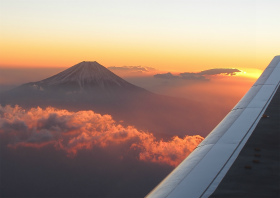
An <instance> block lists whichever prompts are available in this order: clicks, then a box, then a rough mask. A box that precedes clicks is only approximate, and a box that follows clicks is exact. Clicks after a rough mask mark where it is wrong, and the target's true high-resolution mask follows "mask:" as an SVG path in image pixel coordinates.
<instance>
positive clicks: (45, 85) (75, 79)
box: [29, 61, 138, 91]
mask: <svg viewBox="0 0 280 198" xmlns="http://www.w3.org/2000/svg"><path fill="white" fill-rule="evenodd" d="M29 85H31V86H33V87H37V88H39V89H41V90H42V89H52V88H55V89H58V88H59V89H65V90H67V91H70V90H72V91H78V90H87V91H89V90H92V89H94V88H98V89H120V88H130V89H131V88H135V89H138V87H136V86H134V85H132V84H130V83H128V82H127V81H125V80H123V79H122V78H120V77H119V76H117V75H115V74H114V73H113V72H111V71H110V70H108V69H107V68H106V67H104V66H102V65H100V64H99V63H98V62H96V61H93V62H90V61H83V62H81V63H78V64H77V65H74V66H72V67H70V68H68V69H66V70H64V71H62V72H60V73H58V74H56V75H54V76H52V77H49V78H47V79H44V80H42V81H38V82H33V83H29Z"/></svg>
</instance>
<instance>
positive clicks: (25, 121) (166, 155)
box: [0, 106, 203, 166]
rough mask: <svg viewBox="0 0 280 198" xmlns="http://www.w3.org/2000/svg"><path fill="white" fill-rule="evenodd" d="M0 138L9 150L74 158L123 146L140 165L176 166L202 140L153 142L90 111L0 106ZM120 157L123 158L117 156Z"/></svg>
mask: <svg viewBox="0 0 280 198" xmlns="http://www.w3.org/2000/svg"><path fill="white" fill-rule="evenodd" d="M0 115H1V117H0V134H2V135H4V136H6V137H7V138H8V139H9V143H8V146H9V147H11V148H18V147H31V148H42V147H44V146H47V145H53V146H54V147H55V148H56V149H59V150H64V151H66V153H67V154H68V156H70V157H74V156H75V155H77V153H78V152H79V151H80V150H85V149H86V150H90V149H93V148H94V147H99V148H103V149H107V148H110V147H115V146H122V145H127V146H128V148H129V149H130V150H131V151H135V152H136V153H137V158H138V159H139V160H143V161H149V162H155V163H164V164H168V165H171V166H176V165H178V164H179V163H180V162H181V161H182V160H183V159H184V158H185V157H186V156H187V155H188V154H189V153H190V152H191V151H192V150H193V149H194V148H195V147H196V146H197V145H198V144H199V143H200V142H201V141H202V140H203V138H202V137H201V136H199V135H194V136H186V137H184V138H179V137H176V136H175V137H173V138H172V139H171V140H169V141H164V140H157V139H156V138H155V136H154V135H153V134H152V133H149V132H144V131H139V130H137V129H136V128H135V127H133V126H127V127H124V126H122V125H121V124H118V123H116V122H115V121H114V120H113V119H112V117H111V116H110V115H100V114H97V113H95V112H93V111H78V112H70V111H67V110H59V109H55V108H52V107H48V108H46V109H42V108H40V107H37V108H32V109H30V110H25V109H23V108H21V107H19V106H15V107H11V106H5V107H2V106H0ZM119 155H120V157H121V156H122V155H123V154H122V153H119Z"/></svg>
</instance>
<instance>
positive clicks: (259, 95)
mask: <svg viewBox="0 0 280 198" xmlns="http://www.w3.org/2000/svg"><path fill="white" fill-rule="evenodd" d="M279 73H280V56H276V57H275V58H274V59H273V60H272V61H271V63H270V65H269V66H268V67H267V68H266V70H265V71H264V72H263V74H262V75H261V77H260V78H259V79H258V80H257V81H256V83H255V84H254V85H253V86H252V88H251V89H250V90H249V92H248V93H247V94H246V95H245V96H244V97H243V99H242V100H241V101H240V102H239V103H238V104H237V105H236V106H235V107H234V108H233V110H232V111H231V112H230V113H229V114H228V115H227V116H226V117H225V118H224V119H223V120H222V121H221V123H220V124H219V125H218V126H217V127H216V128H215V129H214V130H213V131H212V132H211V133H210V134H209V135H208V136H207V137H206V138H205V140H204V141H203V142H202V143H201V144H200V145H199V146H198V147H197V148H196V149H195V150H194V151H193V152H192V153H191V154H190V155H189V156H188V157H187V158H186V159H185V160H184V161H183V162H182V163H181V164H180V165H179V166H178V167H177V168H176V169H175V170H174V171H172V172H171V173H170V174H169V176H168V177H167V178H166V179H165V180H163V181H162V182H161V183H160V184H159V185H158V186H157V187H156V188H155V189H154V190H153V191H152V192H151V193H149V194H148V195H147V197H148V198H156V197H160V198H164V197H166V198H167V197H168V198H171V197H176V198H179V197H207V196H208V195H211V194H212V192H214V190H215V189H216V187H217V186H218V185H219V182H220V181H221V180H222V178H223V177H224V175H225V174H226V172H227V171H228V169H229V168H230V167H231V165H232V163H233V162H234V160H235V159H236V157H237V156H238V154H239V152H240V150H241V149H242V148H243V146H244V145H245V143H246V141H247V140H248V138H249V137H250V135H251V133H252V132H253V130H254V128H255V127H256V125H257V123H258V121H259V120H260V118H261V115H262V113H263V112H264V110H265V109H266V107H267V105H268V104H269V102H270V100H271V98H272V96H273V95H274V93H275V91H276V90H277V89H276V88H277V87H278V86H279V81H280V75H279Z"/></svg>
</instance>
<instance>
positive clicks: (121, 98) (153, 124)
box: [0, 61, 223, 137]
mask: <svg viewBox="0 0 280 198" xmlns="http://www.w3.org/2000/svg"><path fill="white" fill-rule="evenodd" d="M0 104H1V105H16V104H17V105H20V106H22V107H24V108H32V107H37V106H40V107H42V108H44V107H47V106H53V107H56V108H61V109H68V110H71V111H79V110H93V111H95V112H97V113H101V114H110V115H112V116H113V118H114V119H115V120H117V121H124V123H126V124H128V125H134V126H136V127H137V128H139V129H142V130H148V131H152V132H153V133H155V134H156V133H159V134H161V137H168V136H173V135H174V134H176V135H180V134H181V135H182V136H184V135H186V131H188V132H190V133H188V135H192V134H198V133H200V134H207V133H208V132H209V131H208V130H209V128H210V129H211V127H214V125H215V124H216V123H215V122H213V121H210V120H209V119H213V118H212V117H211V115H209V114H211V113H213V111H216V109H211V107H207V106H206V105H204V104H201V103H199V102H196V101H191V100H187V99H179V98H175V97H168V96H162V95H158V94H155V93H152V92H149V91H147V90H145V89H143V88H140V87H138V86H135V85H133V84H131V83H129V82H127V81H125V80H124V79H122V78H120V77H119V76H117V75H115V74H114V73H112V72H111V71H110V70H108V69H107V68H106V67H104V66H102V65H100V64H99V63H97V62H96V61H94V62H86V61H83V62H81V63H79V64H77V65H74V66H72V67H70V68H68V69H66V70H64V71H62V72H60V73H58V74H56V75H54V76H51V77H49V78H46V79H44V80H41V81H38V82H30V83H26V84H23V85H21V86H19V87H16V88H14V89H12V90H9V91H6V92H2V93H0ZM206 110H207V111H206ZM193 112H196V113H195V114H194V113H193ZM222 116H223V115H221V117H222ZM197 120H199V121H200V122H201V123H205V124H203V125H201V124H199V125H198V124H195V123H197ZM218 121H219V117H217V122H218ZM163 123H164V124H163ZM207 123H211V124H210V126H209V124H207ZM212 125H213V126H212Z"/></svg>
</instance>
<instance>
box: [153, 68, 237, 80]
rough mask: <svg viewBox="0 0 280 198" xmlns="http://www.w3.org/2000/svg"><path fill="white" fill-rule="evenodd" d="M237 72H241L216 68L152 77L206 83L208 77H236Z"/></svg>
mask: <svg viewBox="0 0 280 198" xmlns="http://www.w3.org/2000/svg"><path fill="white" fill-rule="evenodd" d="M237 72H241V71H240V70H239V69H233V68H216V69H209V70H204V71H201V72H198V73H192V72H184V73H180V74H179V75H173V74H172V73H170V72H168V73H164V74H156V75H154V77H155V78H162V79H184V80H198V81H207V80H209V78H208V76H214V75H219V74H224V75H230V76H233V75H236V73H237Z"/></svg>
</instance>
